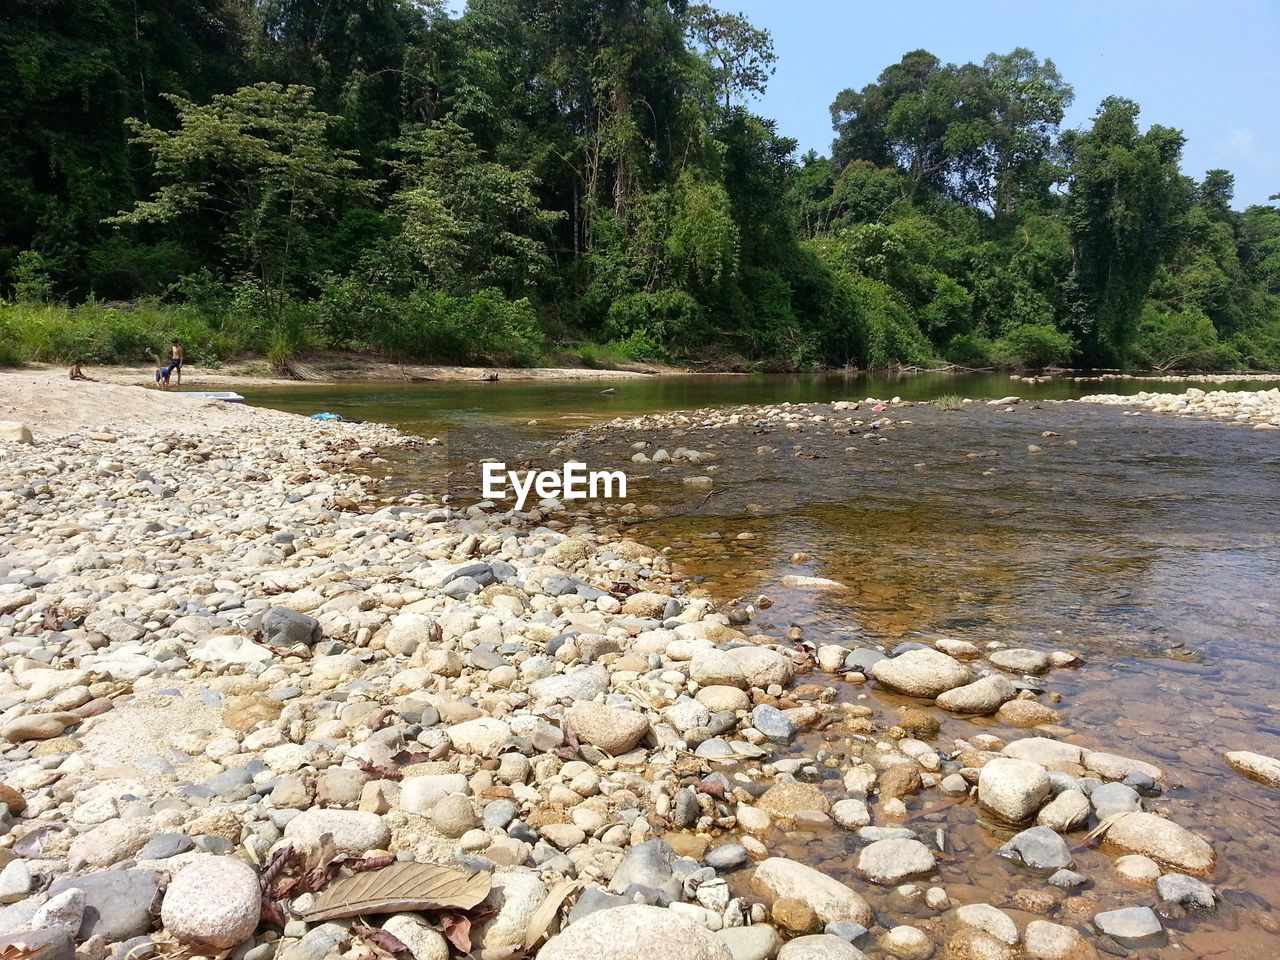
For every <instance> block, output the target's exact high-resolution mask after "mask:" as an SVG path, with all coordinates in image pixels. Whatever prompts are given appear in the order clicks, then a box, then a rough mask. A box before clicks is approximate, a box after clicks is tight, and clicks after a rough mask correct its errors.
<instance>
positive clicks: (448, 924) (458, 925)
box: [432, 913, 471, 953]
mask: <svg viewBox="0 0 1280 960" xmlns="http://www.w3.org/2000/svg"><path fill="white" fill-rule="evenodd" d="M432 926H434V927H435V928H436V929H437V930H439V931H440V932H441V933H443V934H444V938H445V939H446V940H448V941H449V942H450V943H451V944H453V946H454V949H456V950H457V951H458V952H460V953H470V952H471V918H470V917H469V916H467V915H466V914H465V913H442V914H440V915H439V916H438V917H437V918H436V922H435V923H434V924H432Z"/></svg>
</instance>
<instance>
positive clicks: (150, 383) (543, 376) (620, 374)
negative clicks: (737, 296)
mask: <svg viewBox="0 0 1280 960" xmlns="http://www.w3.org/2000/svg"><path fill="white" fill-rule="evenodd" d="M290 366H291V368H292V369H293V370H294V371H295V372H296V373H297V374H298V376H299V377H301V379H300V380H299V379H297V378H291V377H280V376H277V375H275V374H273V373H272V372H271V369H270V368H269V367H268V366H267V364H266V363H265V362H264V361H262V360H248V361H236V362H232V363H227V364H223V365H221V366H218V367H204V366H200V365H199V364H198V363H192V364H191V365H189V366H187V367H184V368H183V371H182V386H183V387H185V388H188V389H190V388H222V387H233V386H236V385H237V384H244V385H247V386H290V385H293V384H298V383H312V384H323V383H361V382H366V381H368V382H384V381H385V382H390V383H414V382H419V381H424V382H425V381H433V380H483V379H485V378H486V377H489V376H492V375H494V374H497V376H498V379H499V380H636V379H642V378H644V377H651V376H655V375H659V374H683V373H689V372H690V371H687V370H683V369H681V368H679V367H665V366H660V365H657V364H639V363H637V364H632V365H629V366H628V367H627V368H625V369H609V370H594V369H588V368H586V367H468V366H456V365H449V364H398V363H386V362H384V361H381V360H374V359H370V358H368V357H363V356H359V355H354V354H333V355H319V356H314V357H307V358H306V359H302V360H296V361H292V362H291V364H290ZM21 370H23V371H26V372H31V373H43V374H49V375H50V376H58V377H60V378H61V379H63V380H66V373H67V368H66V367H65V366H62V365H50V364H31V365H28V366H26V367H23V368H21ZM84 370H85V372H86V373H87V374H88V375H89V376H91V377H94V378H96V379H98V380H101V381H102V382H104V383H114V384H120V385H131V386H144V387H154V386H155V374H156V371H155V367H152V366H145V367H129V366H108V367H98V366H86V367H85V368H84ZM5 372H11V371H5V370H0V374H3V373H5ZM174 384H175V385H176V384H177V380H176V379H175V380H174Z"/></svg>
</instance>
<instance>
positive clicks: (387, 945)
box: [351, 923, 409, 957]
mask: <svg viewBox="0 0 1280 960" xmlns="http://www.w3.org/2000/svg"><path fill="white" fill-rule="evenodd" d="M351 932H352V933H354V934H355V935H356V936H358V937H363V938H364V939H365V940H368V941H369V942H370V943H372V944H373V945H374V946H375V947H377V948H378V949H379V950H381V951H383V952H385V953H389V954H391V956H393V957H394V956H399V955H401V954H405V953H408V952H409V948H408V947H406V946H405V945H404V943H403V942H402V941H401V940H400V938H399V937H397V936H396V935H395V934H393V933H388V932H387V931H386V930H376V929H374V928H373V927H370V926H367V925H365V924H363V923H357V924H356V925H355V926H353V927H352V928H351Z"/></svg>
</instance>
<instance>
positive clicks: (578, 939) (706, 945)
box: [538, 904, 733, 960]
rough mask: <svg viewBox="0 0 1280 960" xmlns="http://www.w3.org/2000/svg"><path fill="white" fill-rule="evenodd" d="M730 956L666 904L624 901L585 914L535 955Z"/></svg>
mask: <svg viewBox="0 0 1280 960" xmlns="http://www.w3.org/2000/svg"><path fill="white" fill-rule="evenodd" d="M601 957H609V958H610V960H673V958H678V960H733V954H732V953H730V952H729V947H728V946H727V945H726V944H725V942H724V941H723V940H721V939H720V938H719V937H717V936H716V935H715V934H714V933H712V932H711V931H710V930H708V929H707V928H706V927H704V926H702V925H701V924H699V923H697V922H695V921H693V920H690V919H689V918H688V917H685V916H682V915H681V914H679V913H676V912H674V911H672V910H664V909H662V908H661V907H650V906H645V905H643V904H630V905H628V906H625V907H611V908H609V909H607V910H598V911H596V912H595V913H592V914H588V915H587V916H585V917H583V918H582V919H581V920H579V921H577V922H576V923H572V924H570V925H569V926H568V927H567V928H565V929H564V930H562V931H561V932H560V933H558V934H556V935H555V936H554V937H552V938H551V939H550V940H548V941H547V943H546V945H545V946H544V947H543V948H542V949H541V950H539V951H538V960H600V958H601Z"/></svg>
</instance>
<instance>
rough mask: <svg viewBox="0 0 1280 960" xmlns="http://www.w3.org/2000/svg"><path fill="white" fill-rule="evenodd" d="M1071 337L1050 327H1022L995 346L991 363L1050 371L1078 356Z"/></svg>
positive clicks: (1009, 333)
mask: <svg viewBox="0 0 1280 960" xmlns="http://www.w3.org/2000/svg"><path fill="white" fill-rule="evenodd" d="M1075 351H1076V343H1075V340H1073V339H1072V338H1071V336H1070V335H1069V334H1066V333H1063V332H1061V331H1060V330H1056V329H1054V328H1053V327H1051V326H1049V325H1048V324H1041V323H1020V324H1018V325H1016V326H1014V327H1012V328H1010V329H1009V330H1008V331H1007V332H1006V333H1005V335H1004V336H1002V337H1001V338H1000V339H999V340H997V341H996V342H995V344H994V345H993V346H992V350H991V355H992V359H993V360H994V361H995V362H996V363H997V364H998V365H1000V366H1002V367H1047V366H1051V365H1053V364H1059V363H1066V362H1067V361H1068V360H1070V359H1071V357H1072V356H1073V355H1074V354H1075Z"/></svg>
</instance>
